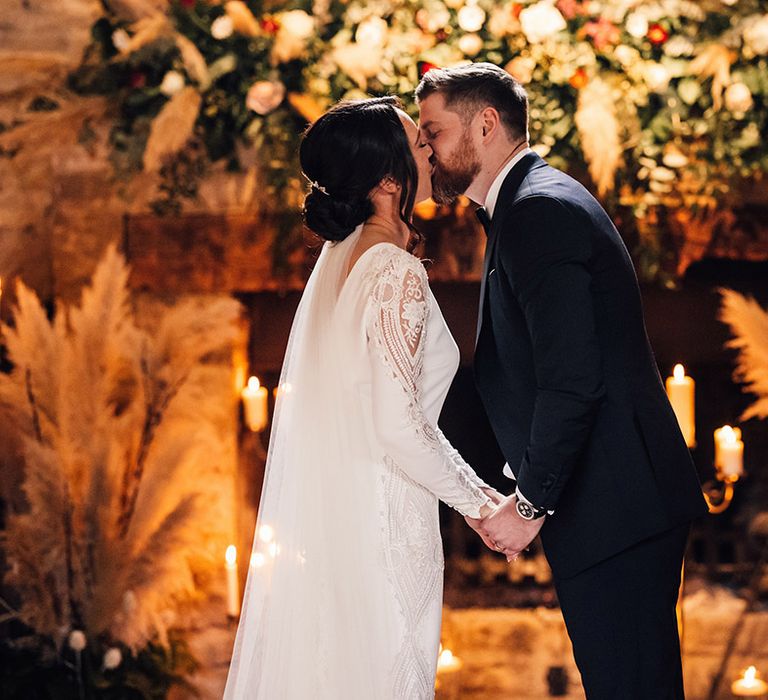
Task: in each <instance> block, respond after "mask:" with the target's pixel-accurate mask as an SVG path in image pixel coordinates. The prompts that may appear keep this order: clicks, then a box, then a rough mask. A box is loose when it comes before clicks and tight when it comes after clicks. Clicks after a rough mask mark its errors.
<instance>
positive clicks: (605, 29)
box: [581, 17, 621, 51]
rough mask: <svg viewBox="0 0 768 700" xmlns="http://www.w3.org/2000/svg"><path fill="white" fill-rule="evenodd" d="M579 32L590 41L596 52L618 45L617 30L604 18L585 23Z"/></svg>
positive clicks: (618, 32) (619, 35) (618, 36)
mask: <svg viewBox="0 0 768 700" xmlns="http://www.w3.org/2000/svg"><path fill="white" fill-rule="evenodd" d="M581 31H582V32H583V33H584V34H586V35H587V36H588V37H590V39H592V43H593V44H594V45H595V48H596V49H597V50H598V51H602V50H603V49H604V48H605V47H606V46H611V45H615V44H618V43H619V39H620V38H621V32H620V31H619V28H618V27H617V26H616V25H615V24H614V23H613V22H611V21H610V20H607V19H605V17H601V18H600V19H598V20H597V21H594V20H593V21H591V22H587V23H586V24H585V25H584V28H583V29H582V30H581Z"/></svg>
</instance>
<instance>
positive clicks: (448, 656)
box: [437, 649, 454, 666]
mask: <svg viewBox="0 0 768 700" xmlns="http://www.w3.org/2000/svg"><path fill="white" fill-rule="evenodd" d="M453 662H454V656H453V652H452V651H451V650H450V649H443V651H441V652H440V656H439V658H438V659H437V665H438V666H450V665H451V664H452V663H453Z"/></svg>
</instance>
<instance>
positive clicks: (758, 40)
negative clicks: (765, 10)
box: [743, 15, 768, 56]
mask: <svg viewBox="0 0 768 700" xmlns="http://www.w3.org/2000/svg"><path fill="white" fill-rule="evenodd" d="M743 36H744V43H745V44H746V45H747V46H748V47H749V48H750V49H751V50H752V51H753V52H754V53H756V54H757V55H758V56H765V55H766V54H768V15H752V16H751V17H749V18H748V19H747V21H746V22H745V28H744V34H743Z"/></svg>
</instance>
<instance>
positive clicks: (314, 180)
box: [299, 96, 420, 250]
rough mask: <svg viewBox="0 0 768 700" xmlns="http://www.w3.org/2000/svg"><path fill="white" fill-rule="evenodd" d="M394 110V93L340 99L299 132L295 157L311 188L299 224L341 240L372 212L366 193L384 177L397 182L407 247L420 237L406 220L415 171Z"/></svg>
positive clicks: (413, 194)
mask: <svg viewBox="0 0 768 700" xmlns="http://www.w3.org/2000/svg"><path fill="white" fill-rule="evenodd" d="M397 108H402V107H401V102H400V100H399V99H398V98H397V97H394V96H387V97H373V98H370V99H365V100H353V101H347V102H340V103H339V104H337V105H335V106H334V107H332V108H331V109H330V110H328V111H327V112H326V113H325V114H324V115H323V116H322V117H320V118H319V119H318V120H317V121H316V122H315V123H314V124H312V125H311V126H310V127H309V128H308V129H307V131H306V132H305V133H304V138H303V140H302V142H301V147H300V149H299V160H300V161H301V169H302V171H303V172H304V175H305V176H306V177H307V179H308V180H309V181H310V183H311V185H310V189H309V193H308V194H307V196H306V198H305V200H304V207H303V209H302V214H303V217H304V223H305V224H306V225H307V227H308V228H309V229H311V230H312V231H314V232H315V233H316V234H317V235H318V236H320V237H321V238H324V239H326V240H328V241H342V240H344V239H345V238H346V237H347V236H348V235H349V234H350V233H352V231H354V230H355V228H356V227H357V226H358V225H359V224H361V223H363V221H365V220H366V219H367V218H368V217H370V216H371V215H372V214H373V203H372V202H371V200H370V197H369V194H370V192H371V190H373V188H374V187H376V185H378V184H379V183H380V182H381V181H382V180H383V179H384V178H386V177H391V178H392V179H393V180H394V181H395V182H397V183H398V184H399V185H400V186H401V190H400V219H401V220H402V221H403V222H404V223H405V224H406V226H408V228H409V229H410V231H411V242H410V243H409V246H408V247H409V250H412V249H413V248H414V247H415V246H416V245H417V244H418V242H419V239H420V235H419V232H418V231H417V230H416V228H415V227H414V226H413V224H412V223H411V217H412V215H413V205H414V203H415V199H416V189H417V186H418V170H417V168H416V161H415V160H414V158H413V154H412V153H411V147H410V145H409V143H408V136H407V135H406V133H405V129H404V128H403V125H402V122H401V121H400V117H399V115H398V113H397Z"/></svg>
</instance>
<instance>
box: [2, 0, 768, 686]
mask: <svg viewBox="0 0 768 700" xmlns="http://www.w3.org/2000/svg"><path fill="white" fill-rule="evenodd" d="M0 8H1V9H2V14H1V15H0V16H1V17H2V19H0V319H1V320H2V326H0V528H2V533H3V534H2V540H0V543H1V544H0V575H1V577H2V578H1V583H0V687H1V688H2V692H1V693H0V694H2V697H8V698H24V699H25V700H26V699H27V698H78V699H82V698H166V697H170V698H191V697H196V696H199V697H203V698H216V697H220V696H221V692H222V689H223V684H224V679H225V676H226V670H227V665H228V663H229V655H230V652H231V646H232V642H233V639H234V631H235V628H236V622H237V615H238V612H239V605H240V599H241V591H242V587H243V584H244V581H245V576H246V574H247V571H248V569H249V567H258V566H260V565H261V562H260V561H259V559H258V558H255V559H254V558H251V557H250V552H251V542H252V538H253V535H254V533H253V527H254V522H255V515H256V510H257V507H258V499H259V494H260V490H261V479H262V475H263V468H264V462H265V458H266V451H267V449H268V446H269V429H270V420H271V415H272V410H273V407H274V400H275V396H276V392H277V391H278V390H279V387H278V384H279V372H280V367H281V364H282V358H283V353H284V350H285V345H286V342H287V336H288V331H289V329H290V324H291V320H292V317H293V313H294V311H295V309H296V306H297V304H298V300H299V297H300V294H301V290H302V288H303V284H304V282H305V281H306V279H307V277H308V275H309V272H310V271H311V268H312V263H313V260H314V259H315V258H316V255H317V253H318V250H319V249H318V244H317V242H316V241H314V240H313V238H312V236H311V235H309V234H308V232H306V231H305V230H303V229H302V226H301V221H300V216H299V207H300V204H301V199H302V196H303V193H304V191H305V188H306V182H305V181H304V180H303V178H302V177H301V174H300V170H299V167H298V162H297V147H298V143H299V140H300V136H301V133H302V131H303V130H304V129H305V128H306V126H307V124H308V123H310V122H311V121H312V120H314V119H315V118H317V116H319V115H320V114H322V113H323V111H324V110H325V109H327V108H328V107H329V106H330V105H331V104H333V103H334V102H336V101H338V100H340V99H345V98H346V99H349V98H359V97H364V96H366V95H379V94H397V95H400V96H401V97H402V99H403V101H404V104H405V107H406V109H407V110H408V111H409V112H410V113H411V114H412V115H413V116H414V118H417V109H416V107H415V105H414V103H413V98H412V95H413V90H414V88H415V86H416V85H417V84H418V81H419V79H420V77H421V75H423V74H424V72H426V71H428V70H429V69H430V68H432V67H434V66H452V65H459V64H461V63H462V62H466V61H480V60H482V61H490V62H492V63H495V64H497V65H500V66H502V67H504V68H505V69H506V70H507V71H508V72H509V73H511V74H512V75H513V76H515V77H516V78H517V79H518V80H519V81H521V82H522V83H523V84H524V85H525V86H526V89H527V90H528V93H529V98H530V105H531V110H530V116H531V143H532V146H533V147H534V148H535V150H536V151H537V152H538V153H539V154H540V155H542V156H543V157H544V158H545V159H546V160H547V161H548V162H549V163H550V164H551V165H553V166H555V167H558V168H561V169H563V170H566V171H567V172H569V173H570V174H572V175H573V176H574V177H576V178H577V179H579V180H580V181H581V182H583V183H584V184H585V185H586V186H587V187H589V188H590V190H591V191H593V192H594V193H595V195H596V196H597V197H598V198H599V199H600V200H601V202H602V203H603V205H604V206H605V207H606V209H607V210H608V211H609V212H610V214H611V216H612V217H613V219H614V221H615V222H616V224H617V226H618V228H619V230H620V231H621V233H622V236H623V237H624V239H625V241H626V243H627V246H628V247H629V249H630V251H631V253H632V255H633V259H634V261H635V265H636V269H637V273H638V277H639V279H640V282H641V287H642V292H643V297H644V303H645V312H646V322H647V326H648V331H649V335H650V337H651V341H652V345H653V347H654V350H655V352H656V359H657V361H658V365H659V370H660V372H661V375H662V377H663V378H665V380H667V388H668V392H669V394H670V398H671V400H672V402H673V406H674V407H675V410H676V412H677V415H678V418H679V420H680V422H681V427H682V428H683V431H684V433H685V435H686V438H687V440H688V442H689V446H690V448H691V450H692V454H693V457H694V460H695V462H696V465H697V468H698V470H699V475H700V477H701V480H702V484H703V488H704V490H705V492H706V494H707V497H708V499H709V501H710V508H711V513H710V514H709V515H708V516H707V517H705V518H703V519H702V520H701V521H699V522H698V523H697V524H696V525H695V528H694V533H693V537H692V541H691V546H690V549H689V553H688V557H687V561H686V566H685V578H684V585H683V587H682V590H681V594H682V595H681V605H680V611H679V612H680V624H681V629H682V637H683V660H684V669H685V675H686V685H687V691H688V696H689V697H690V698H693V699H694V700H698V699H701V700H704V699H705V698H706V699H708V700H709V699H714V698H732V697H760V696H761V695H763V696H765V697H768V686H766V685H765V682H764V681H763V680H762V677H766V676H768V608H767V607H766V602H767V601H768V568H767V567H766V556H767V554H768V549H766V542H767V541H768V506H766V503H768V431H767V430H766V421H765V419H766V417H768V313H766V307H768V216H766V215H767V214H768V186H767V180H766V171H768V145H766V138H765V134H766V127H767V123H768V3H767V2H765V1H764V0H704V1H702V2H689V1H687V0H660V1H658V2H650V1H645V0H617V1H616V2H601V1H597V0H592V1H587V0H584V1H581V0H559V1H558V2H554V1H549V0H540V1H539V2H507V1H503V2H491V1H490V0H374V1H373V2H361V1H358V0H347V1H340V0H315V1H314V2H310V1H308V0H296V1H292V2H277V1H275V2H258V1H256V0H247V1H245V2H241V1H239V0H230V1H228V2H223V1H221V2H218V1H214V0H170V1H169V0H103V1H102V2H97V1H94V0H57V2H55V3H53V2H45V1H44V0H0ZM416 223H417V225H418V227H419V228H420V229H421V230H422V231H423V232H424V233H425V235H426V243H425V244H424V246H423V249H422V250H421V251H420V255H421V256H422V257H424V258H426V259H428V261H429V262H428V263H427V265H428V269H429V276H430V279H431V282H432V285H433V289H434V292H435V295H436V297H437V299H438V301H439V303H440V304H441V306H442V309H443V312H444V314H445V316H446V319H447V321H448V324H449V326H450V328H451V330H452V331H453V333H454V335H455V337H456V340H457V342H458V343H459V346H460V348H461V353H462V366H461V369H460V371H459V373H458V375H457V377H456V380H455V382H454V384H453V387H452V389H451V392H450V394H449V397H448V400H447V402H446V405H445V408H444V411H443V415H442V417H441V425H442V427H443V429H444V431H445V433H446V434H447V436H448V437H449V438H450V439H451V440H452V442H453V443H454V445H455V446H456V447H457V448H458V449H459V450H460V451H461V452H462V454H463V455H464V456H465V457H466V458H467V460H468V461H469V462H470V463H471V464H472V465H473V466H474V467H475V468H476V469H477V471H478V472H480V473H481V475H482V476H483V477H484V478H485V479H486V480H487V481H489V482H490V483H492V484H493V485H494V486H496V487H497V488H499V489H501V490H504V489H505V484H504V482H505V479H504V478H503V477H502V476H501V465H502V463H503V459H502V458H501V456H500V454H499V452H498V448H497V447H496V444H495V441H494V439H493V436H492V433H491V431H490V428H489V426H488V424H487V420H486V418H485V415H484V413H483V409H482V407H481V405H480V402H479V399H478V397H477V395H476V393H475V389H474V383H473V378H472V372H471V360H472V352H473V345H474V337H475V321H476V313H477V302H478V296H479V276H480V270H481V266H482V255H483V248H484V241H485V239H484V236H483V234H482V232H481V231H480V229H479V227H478V226H477V225H476V223H475V219H474V216H473V215H472V207H471V206H470V204H469V202H466V201H463V202H459V204H458V205H457V206H455V207H438V206H436V205H434V204H433V203H431V202H428V203H426V204H425V205H422V206H420V207H419V210H418V212H417V222H416ZM678 365H680V367H677V366H678ZM299 438H300V436H297V439H299ZM442 520H443V533H444V539H445V550H446V594H445V602H446V607H445V614H444V626H443V646H444V649H443V653H442V655H441V659H440V665H439V673H438V688H437V693H438V697H440V698H467V699H470V700H495V699H496V698H505V699H511V698H520V699H531V700H532V699H534V698H536V699H541V698H545V697H567V698H583V697H584V695H583V691H582V690H581V686H580V683H579V676H578V672H577V670H576V668H575V665H574V664H573V661H572V657H571V651H570V646H569V642H568V639H567V635H566V633H565V629H564V625H563V622H562V618H561V616H560V613H559V610H558V609H557V599H556V597H555V594H554V589H553V587H552V584H551V574H550V572H549V568H548V566H547V563H546V560H545V559H544V557H543V555H542V553H541V552H540V550H539V549H538V548H537V547H533V548H532V550H531V551H530V552H529V553H528V554H526V555H525V557H524V558H521V559H520V560H518V562H516V563H515V564H514V565H512V566H510V565H507V563H506V562H505V561H504V559H503V558H501V557H500V556H497V555H494V554H493V553H491V552H487V551H484V550H483V549H482V548H481V546H480V544H481V543H480V542H479V540H477V539H476V538H475V537H474V535H473V534H472V533H471V532H470V531H469V530H468V529H467V528H466V526H465V524H464V523H463V520H462V519H461V518H459V517H457V516H456V515H455V514H454V513H453V512H451V511H448V510H447V509H446V510H445V511H444V512H443V513H442ZM256 534H257V536H259V537H261V538H262V539H263V540H264V541H265V542H270V543H271V544H274V551H275V552H277V551H278V547H277V543H276V542H273V539H274V533H272V532H269V531H265V532H260V533H256ZM404 700H405V699H404Z"/></svg>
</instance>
